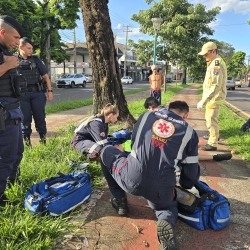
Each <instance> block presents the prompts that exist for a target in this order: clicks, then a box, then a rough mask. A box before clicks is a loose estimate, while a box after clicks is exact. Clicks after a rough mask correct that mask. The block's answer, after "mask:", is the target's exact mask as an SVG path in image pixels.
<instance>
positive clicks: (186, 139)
mask: <svg viewBox="0 0 250 250" xmlns="http://www.w3.org/2000/svg"><path fill="white" fill-rule="evenodd" d="M192 135H193V128H192V127H191V126H190V125H188V126H187V130H186V133H185V135H184V137H183V139H182V143H181V145H180V148H179V151H178V154H177V158H176V159H175V160H174V161H175V166H174V167H175V168H176V169H177V164H178V162H179V160H181V159H182V155H183V151H184V149H185V147H186V146H187V144H188V142H189V141H190V139H191V138H192ZM197 157H198V156H197Z"/></svg>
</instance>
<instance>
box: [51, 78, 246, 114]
mask: <svg viewBox="0 0 250 250" xmlns="http://www.w3.org/2000/svg"><path fill="white" fill-rule="evenodd" d="M140 88H149V83H148V82H144V81H141V82H134V83H133V84H129V85H124V84H123V89H124V91H126V90H133V89H140ZM53 90H54V92H53V94H54V99H53V101H52V102H47V105H51V104H56V103H59V102H65V101H68V100H69V101H73V100H81V99H88V98H92V96H93V86H92V83H87V86H86V88H82V87H76V88H73V89H71V88H65V89H64V88H62V89H57V88H54V89H53ZM226 100H227V101H228V102H229V103H231V104H232V105H233V106H235V107H237V108H238V109H240V110H242V111H244V112H246V113H248V114H250V92H248V88H247V86H246V85H243V86H242V87H241V88H238V87H236V88H235V90H228V91H227V99H226Z"/></svg>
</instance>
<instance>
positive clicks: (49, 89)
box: [42, 74, 53, 102]
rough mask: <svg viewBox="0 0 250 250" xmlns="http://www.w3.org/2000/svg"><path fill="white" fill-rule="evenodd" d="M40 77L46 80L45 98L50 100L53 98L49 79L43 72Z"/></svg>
mask: <svg viewBox="0 0 250 250" xmlns="http://www.w3.org/2000/svg"><path fill="white" fill-rule="evenodd" d="M42 78H43V79H44V80H45V81H46V85H47V100H48V101H49V102H50V101H52V100H53V92H52V87H51V81H50V79H49V75H48V74H45V75H43V76H42Z"/></svg>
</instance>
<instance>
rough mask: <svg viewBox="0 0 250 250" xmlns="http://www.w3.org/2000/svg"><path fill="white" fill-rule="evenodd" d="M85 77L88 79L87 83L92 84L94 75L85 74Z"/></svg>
mask: <svg viewBox="0 0 250 250" xmlns="http://www.w3.org/2000/svg"><path fill="white" fill-rule="evenodd" d="M85 77H86V80H87V81H86V82H92V75H87V74H85Z"/></svg>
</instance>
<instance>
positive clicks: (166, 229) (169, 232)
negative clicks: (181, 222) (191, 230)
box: [157, 220, 179, 250]
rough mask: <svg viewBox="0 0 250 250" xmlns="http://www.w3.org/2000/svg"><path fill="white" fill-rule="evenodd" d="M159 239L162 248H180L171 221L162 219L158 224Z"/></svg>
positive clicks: (165, 249) (169, 249) (167, 249)
mask: <svg viewBox="0 0 250 250" xmlns="http://www.w3.org/2000/svg"><path fill="white" fill-rule="evenodd" d="M157 235H158V239H159V241H160V243H161V245H162V250H179V248H178V247H177V242H176V238H175V233H174V230H173V228H172V226H171V224H170V223H169V222H167V221H166V220H161V221H160V222H159V223H158V225H157Z"/></svg>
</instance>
